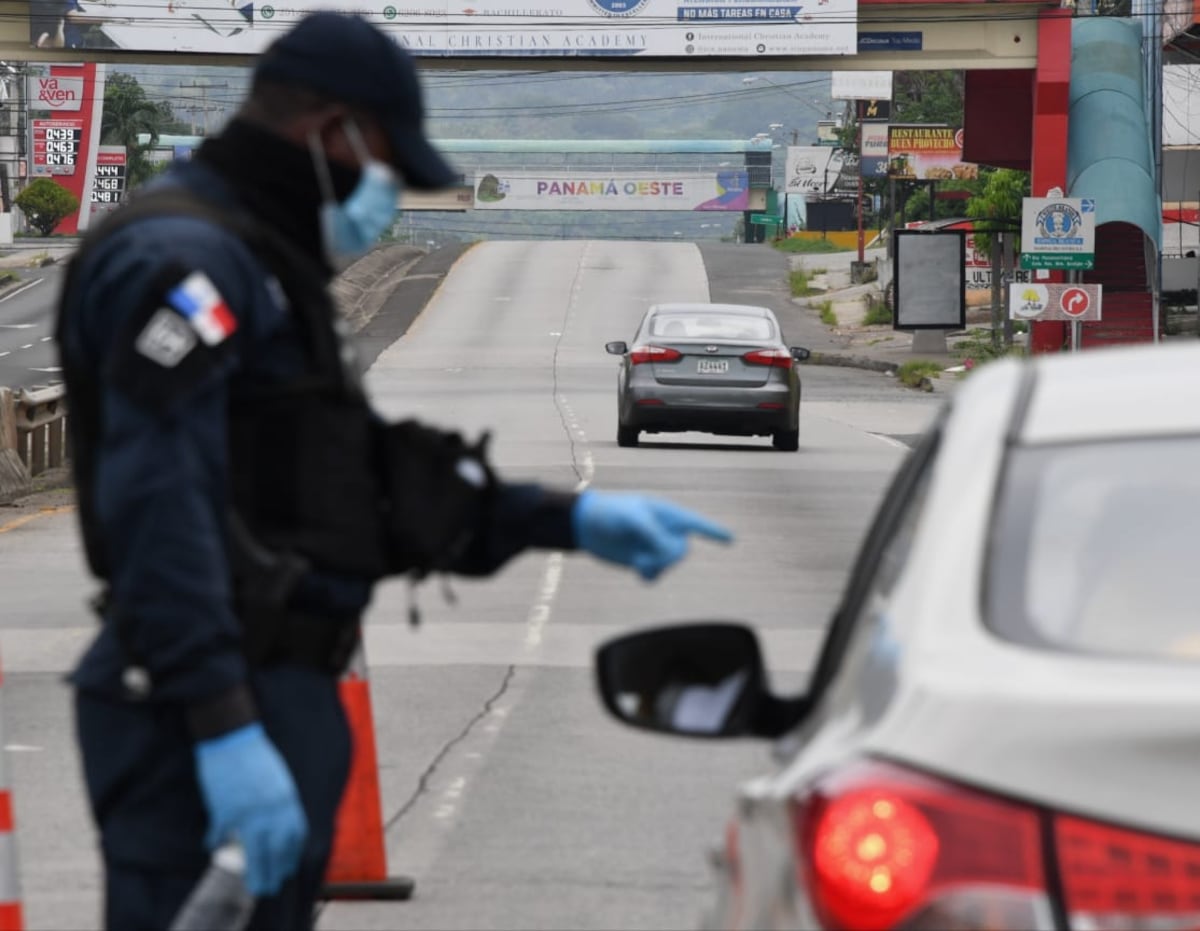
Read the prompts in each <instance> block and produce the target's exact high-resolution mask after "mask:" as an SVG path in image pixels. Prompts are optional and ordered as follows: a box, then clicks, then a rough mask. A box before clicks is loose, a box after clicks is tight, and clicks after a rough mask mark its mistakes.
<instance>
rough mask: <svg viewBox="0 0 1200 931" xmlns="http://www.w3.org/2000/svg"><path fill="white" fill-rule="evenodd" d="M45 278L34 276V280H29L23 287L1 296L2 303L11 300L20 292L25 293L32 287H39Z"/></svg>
mask: <svg viewBox="0 0 1200 931" xmlns="http://www.w3.org/2000/svg"><path fill="white" fill-rule="evenodd" d="M45 280H46V279H45V278H34V279H33V281H31V282H29V284H27V285H22V286H21V287H19V288H17V290H15V291H11V292H9V293H8V294H6V295H4V297H0V304H3V303H4V302H5V301H11V300H12V299H13V298H14V297H16V296H17V295H18V294H24V293H25V292H26V291H28V290H29V289H30V288H35V287H37V286H38V285H40V284H41V283H42V282H43V281H45Z"/></svg>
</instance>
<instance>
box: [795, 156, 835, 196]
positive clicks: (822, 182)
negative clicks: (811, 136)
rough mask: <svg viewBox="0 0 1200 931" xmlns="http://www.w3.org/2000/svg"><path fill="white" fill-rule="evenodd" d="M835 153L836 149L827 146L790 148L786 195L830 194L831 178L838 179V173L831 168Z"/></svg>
mask: <svg viewBox="0 0 1200 931" xmlns="http://www.w3.org/2000/svg"><path fill="white" fill-rule="evenodd" d="M834 151H835V149H833V148H832V147H831V146H827V145H792V146H788V150H787V167H786V169H785V177H784V186H783V191H784V193H785V194H826V193H828V191H829V188H830V179H831V177H832V178H836V177H837V171H836V170H832V171H831V170H830V167H829V165H830V162H831V161H832V160H833V153H834Z"/></svg>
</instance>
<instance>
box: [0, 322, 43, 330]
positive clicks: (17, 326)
mask: <svg viewBox="0 0 1200 931" xmlns="http://www.w3.org/2000/svg"><path fill="white" fill-rule="evenodd" d="M35 326H37V324H36V323H0V330H32V329H33V328H34V327H35Z"/></svg>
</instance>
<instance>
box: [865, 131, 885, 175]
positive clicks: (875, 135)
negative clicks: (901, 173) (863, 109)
mask: <svg viewBox="0 0 1200 931" xmlns="http://www.w3.org/2000/svg"><path fill="white" fill-rule="evenodd" d="M860 131H861V132H862V136H861V151H862V161H861V164H862V172H863V177H864V178H886V177H887V174H888V124H887V123H869V122H866V121H865V120H864V121H863V123H862V124H861V127H860Z"/></svg>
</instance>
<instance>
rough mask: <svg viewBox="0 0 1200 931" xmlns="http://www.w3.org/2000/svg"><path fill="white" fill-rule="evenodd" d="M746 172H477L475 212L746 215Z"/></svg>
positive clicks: (748, 195)
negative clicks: (718, 212) (732, 212)
mask: <svg viewBox="0 0 1200 931" xmlns="http://www.w3.org/2000/svg"><path fill="white" fill-rule="evenodd" d="M749 207H750V180H749V175H748V174H747V173H746V172H744V171H719V172H716V173H714V174H693V175H688V174H651V173H646V172H639V173H625V174H611V173H610V174H603V173H600V172H595V171H592V172H586V171H585V172H570V173H565V172H549V173H542V174H538V173H534V172H529V171H518V172H504V171H496V172H479V173H478V174H477V175H476V176H475V209H476V210H735V211H741V210H748V209H749Z"/></svg>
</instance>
